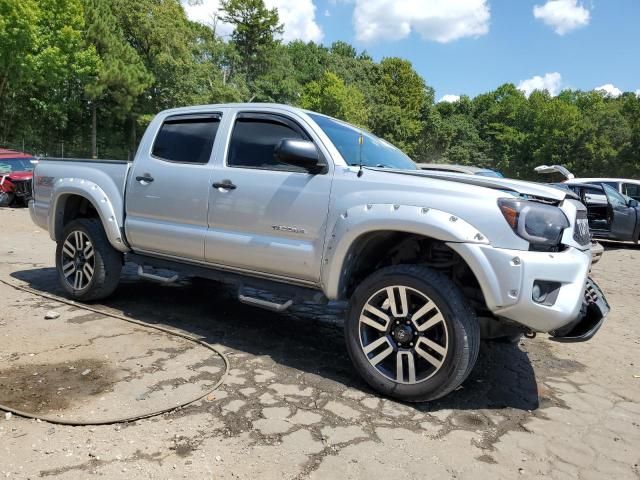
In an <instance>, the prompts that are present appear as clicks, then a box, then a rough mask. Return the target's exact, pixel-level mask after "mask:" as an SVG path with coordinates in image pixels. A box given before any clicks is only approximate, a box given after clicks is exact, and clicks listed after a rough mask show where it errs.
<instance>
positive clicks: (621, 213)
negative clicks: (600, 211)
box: [602, 184, 636, 240]
mask: <svg viewBox="0 0 640 480" xmlns="http://www.w3.org/2000/svg"><path fill="white" fill-rule="evenodd" d="M602 187H603V188H604V192H605V194H606V195H607V202H608V209H609V222H610V227H611V237H612V238H615V239H617V240H632V239H633V234H634V231H635V228H636V209H635V208H634V207H630V206H629V205H628V204H627V199H626V198H624V197H623V196H622V195H621V194H620V193H619V192H618V191H617V190H615V189H614V188H612V187H610V186H609V185H605V184H602Z"/></svg>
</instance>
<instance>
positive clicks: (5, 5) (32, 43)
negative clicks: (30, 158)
mask: <svg viewBox="0 0 640 480" xmlns="http://www.w3.org/2000/svg"><path fill="white" fill-rule="evenodd" d="M39 15H40V12H39V9H38V5H37V3H36V2H35V1H33V0H0V141H2V140H4V139H6V138H7V136H8V135H9V134H10V131H9V128H10V127H11V126H12V125H13V121H12V118H13V115H14V114H15V111H14V110H13V109H12V107H13V106H14V105H13V104H12V102H11V101H10V99H9V98H10V96H11V93H12V92H13V91H16V90H18V89H20V88H21V86H22V85H23V84H24V82H25V81H26V80H27V79H28V74H29V71H30V69H31V67H32V65H31V61H30V60H31V56H32V54H33V52H34V50H35V48H36V42H37V30H36V25H37V18H38V16H39Z"/></svg>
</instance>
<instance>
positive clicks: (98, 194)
mask: <svg viewBox="0 0 640 480" xmlns="http://www.w3.org/2000/svg"><path fill="white" fill-rule="evenodd" d="M73 195H76V196H80V197H83V198H86V199H87V200H88V201H89V202H90V203H91V204H92V205H93V207H94V208H95V209H96V211H97V212H98V215H99V216H100V220H101V222H102V226H103V228H104V231H105V233H106V234H107V238H108V239H109V243H111V245H112V246H113V248H115V249H116V250H119V251H121V252H128V251H129V247H128V246H127V244H126V242H125V240H124V239H123V236H122V232H121V230H120V225H118V220H117V218H118V216H117V215H116V210H115V208H114V205H113V203H112V202H111V200H109V197H108V196H107V194H106V193H105V192H104V190H103V189H102V188H101V187H100V186H99V185H98V184H96V183H94V182H92V181H90V180H83V179H78V178H59V179H58V180H57V181H56V183H55V185H54V187H53V192H52V195H51V198H52V203H51V205H52V206H51V212H52V214H51V215H49V228H48V230H49V234H50V236H51V239H52V240H54V241H58V240H60V239H61V236H62V231H63V229H64V211H65V204H66V201H67V200H68V199H69V198H70V197H71V196H73Z"/></svg>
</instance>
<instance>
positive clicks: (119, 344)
mask: <svg viewBox="0 0 640 480" xmlns="http://www.w3.org/2000/svg"><path fill="white" fill-rule="evenodd" d="M0 224H1V225H2V242H1V243H0V278H2V279H6V280H9V281H11V282H13V283H19V284H25V285H28V286H31V287H32V288H34V289H37V290H40V291H43V292H48V293H54V294H59V293H61V292H60V290H59V287H58V286H57V281H56V276H55V271H54V269H53V267H52V265H53V251H54V244H53V243H52V242H51V241H50V239H49V237H48V234H47V233H46V232H42V231H40V230H38V229H37V228H36V227H35V226H34V225H33V224H32V223H31V222H30V220H29V216H28V212H27V211H26V210H18V209H0ZM593 276H594V278H595V279H596V281H597V282H598V283H599V284H600V286H601V287H602V288H603V290H604V291H605V292H606V294H607V296H608V300H609V303H610V304H611V306H612V309H613V311H612V313H611V315H610V317H609V320H608V322H607V324H606V325H605V326H604V327H603V328H602V330H601V331H600V332H599V333H598V335H597V336H596V337H595V338H594V339H593V340H592V341H591V342H588V343H583V344H558V343H553V342H550V341H548V340H547V339H546V338H545V336H544V335H540V336H538V337H537V338H536V339H533V340H524V341H523V342H521V344H520V345H518V346H511V345H503V344H490V343H487V344H484V345H483V346H482V349H481V353H480V360H479V363H478V364H477V366H476V368H475V369H474V371H473V373H472V374H471V376H470V378H469V379H468V380H467V381H466V382H465V383H464V384H463V386H462V387H461V388H460V389H458V390H457V391H455V392H453V393H452V394H450V395H449V396H448V397H446V398H444V399H442V400H440V401H437V402H432V403H425V404H417V405H407V404H401V403H397V402H394V401H390V400H388V399H383V398H380V397H379V396H377V395H376V394H375V393H374V392H372V391H371V390H370V389H369V388H368V387H367V386H366V385H364V384H363V382H362V381H361V380H360V379H359V378H358V377H357V376H356V375H355V373H354V371H353V370H352V368H351V365H350V362H349V360H348V358H347V356H346V353H345V349H344V346H343V340H342V334H341V331H340V326H339V324H340V322H339V318H338V317H337V316H336V314H335V312H333V311H331V310H324V311H320V312H319V311H314V310H313V309H309V308H303V309H298V310H297V311H296V312H295V314H287V315H277V314H273V313H270V312H265V311H262V310H257V309H254V308H251V307H249V306H245V305H242V304H240V303H238V302H237V301H235V300H234V299H233V298H232V297H231V296H230V295H229V292H228V290H226V289H224V288H221V287H219V286H218V285H216V284H214V283H209V282H196V283H190V282H188V281H184V282H181V283H180V284H178V285H174V286H160V285H155V284H152V283H148V282H145V281H140V280H138V279H137V278H136V276H135V275H134V272H133V269H131V268H127V269H126V271H125V274H124V276H123V282H122V285H121V286H120V288H119V289H118V291H117V292H116V294H115V295H114V296H113V297H112V298H111V299H109V300H107V301H104V302H102V303H100V304H99V305H97V306H98V307H99V308H105V309H108V310H109V311H113V312H119V313H123V314H125V315H128V316H130V317H133V318H136V319H138V320H142V321H144V322H148V323H150V324H161V325H165V326H169V327H172V328H177V329H181V330H183V331H185V332H188V333H190V334H193V335H197V336H200V337H202V338H204V339H206V340H207V341H208V342H210V343H212V344H215V345H217V346H219V347H220V348H221V349H222V350H223V351H224V352H225V353H226V355H227V356H228V358H229V360H230V362H231V370H230V375H229V377H228V378H227V379H226V382H225V384H224V385H223V386H222V387H221V388H220V389H219V390H217V391H216V392H215V393H214V394H211V395H209V396H207V397H206V398H205V399H204V400H201V401H199V402H197V403H195V404H192V405H191V406H189V407H187V408H184V409H181V410H179V411H174V412H172V413H170V414H165V415H163V416H160V417H155V418H151V419H146V420H139V421H136V422H133V423H128V424H119V425H110V426H96V427H64V426H57V425H51V424H47V423H45V422H37V421H34V420H26V419H23V418H19V417H17V416H13V417H11V418H8V419H7V418H6V416H5V415H3V414H0V477H3V478H40V477H55V478H60V479H76V478H88V477H92V476H102V477H103V478H122V477H125V476H126V477H127V478H130V479H138V478H140V479H142V478H154V479H155V478H167V479H169V478H176V479H178V478H211V479H213V478H215V479H256V478H260V479H271V478H273V479H277V480H282V479H289V478H295V479H303V478H313V479H325V478H326V479H334V478H349V479H351V478H354V479H355V478H367V479H369V478H389V477H391V476H392V475H393V476H395V477H396V478H416V479H418V478H420V479H422V478H429V479H440V478H443V479H444V478H447V479H448V478H458V479H467V478H468V479H484V478H487V479H489V478H491V479H495V478H509V479H511V478H514V477H518V478H538V477H542V476H545V477H549V478H557V479H563V478H580V479H603V478H612V479H620V480H622V479H636V480H637V479H640V466H639V464H640V355H639V354H638V352H639V349H640V323H639V322H638V321H637V307H638V306H639V303H638V300H637V295H638V291H639V287H640V249H637V248H636V247H635V246H625V245H620V244H609V245H607V251H606V253H605V255H604V257H603V260H602V261H601V262H600V264H598V265H596V266H595V267H594V272H593ZM47 312H55V313H58V314H59V316H58V317H57V318H54V319H45V315H46V314H47ZM222 366H223V365H222V362H221V360H220V358H219V357H216V356H215V355H212V354H211V352H209V351H208V350H206V349H204V348H202V347H200V346H198V345H195V344H192V343H189V342H186V341H183V340H180V339H176V338H174V337H170V336H168V335H164V334H161V333H158V332H154V331H151V330H148V329H145V328H144V327H138V326H134V325H130V324H127V323H123V322H121V321H118V320H115V319H112V318H109V317H105V316H104V315H101V314H96V313H93V312H88V311H86V310H83V309H81V308H76V307H70V306H68V305H63V304H60V303H57V302H55V301H50V300H45V299H43V298H41V297H37V296H34V295H31V294H28V293H24V292H21V291H17V290H14V289H12V288H10V287H8V286H6V285H3V284H0V403H7V404H11V405H13V406H15V407H16V408H20V409H24V410H27V409H29V410H31V411H36V412H39V413H41V414H48V415H54V416H58V417H60V416H63V417H64V418H68V419H86V418H94V419H105V418H110V417H112V416H122V415H128V414H130V413H143V412H145V411H149V410H152V409H156V408H158V409H159V408H166V407H168V406H171V405H173V404H175V403H176V402H178V401H180V400H182V399H184V398H186V397H189V396H198V395H202V392H205V393H206V389H207V387H208V386H210V385H212V384H213V383H215V381H216V380H217V378H219V376H220V374H221V371H222Z"/></svg>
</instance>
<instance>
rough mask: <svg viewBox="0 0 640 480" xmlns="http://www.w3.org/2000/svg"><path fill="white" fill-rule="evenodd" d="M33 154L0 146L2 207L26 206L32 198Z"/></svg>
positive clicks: (0, 194)
mask: <svg viewBox="0 0 640 480" xmlns="http://www.w3.org/2000/svg"><path fill="white" fill-rule="evenodd" d="M32 160H33V156H31V155H28V154H26V153H22V152H16V151H14V150H6V149H4V148H0V207H8V206H11V205H20V204H21V205H24V206H26V205H27V203H28V202H29V199H30V198H31V183H32V181H33V167H34V165H33V163H32V162H31V161H32Z"/></svg>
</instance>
